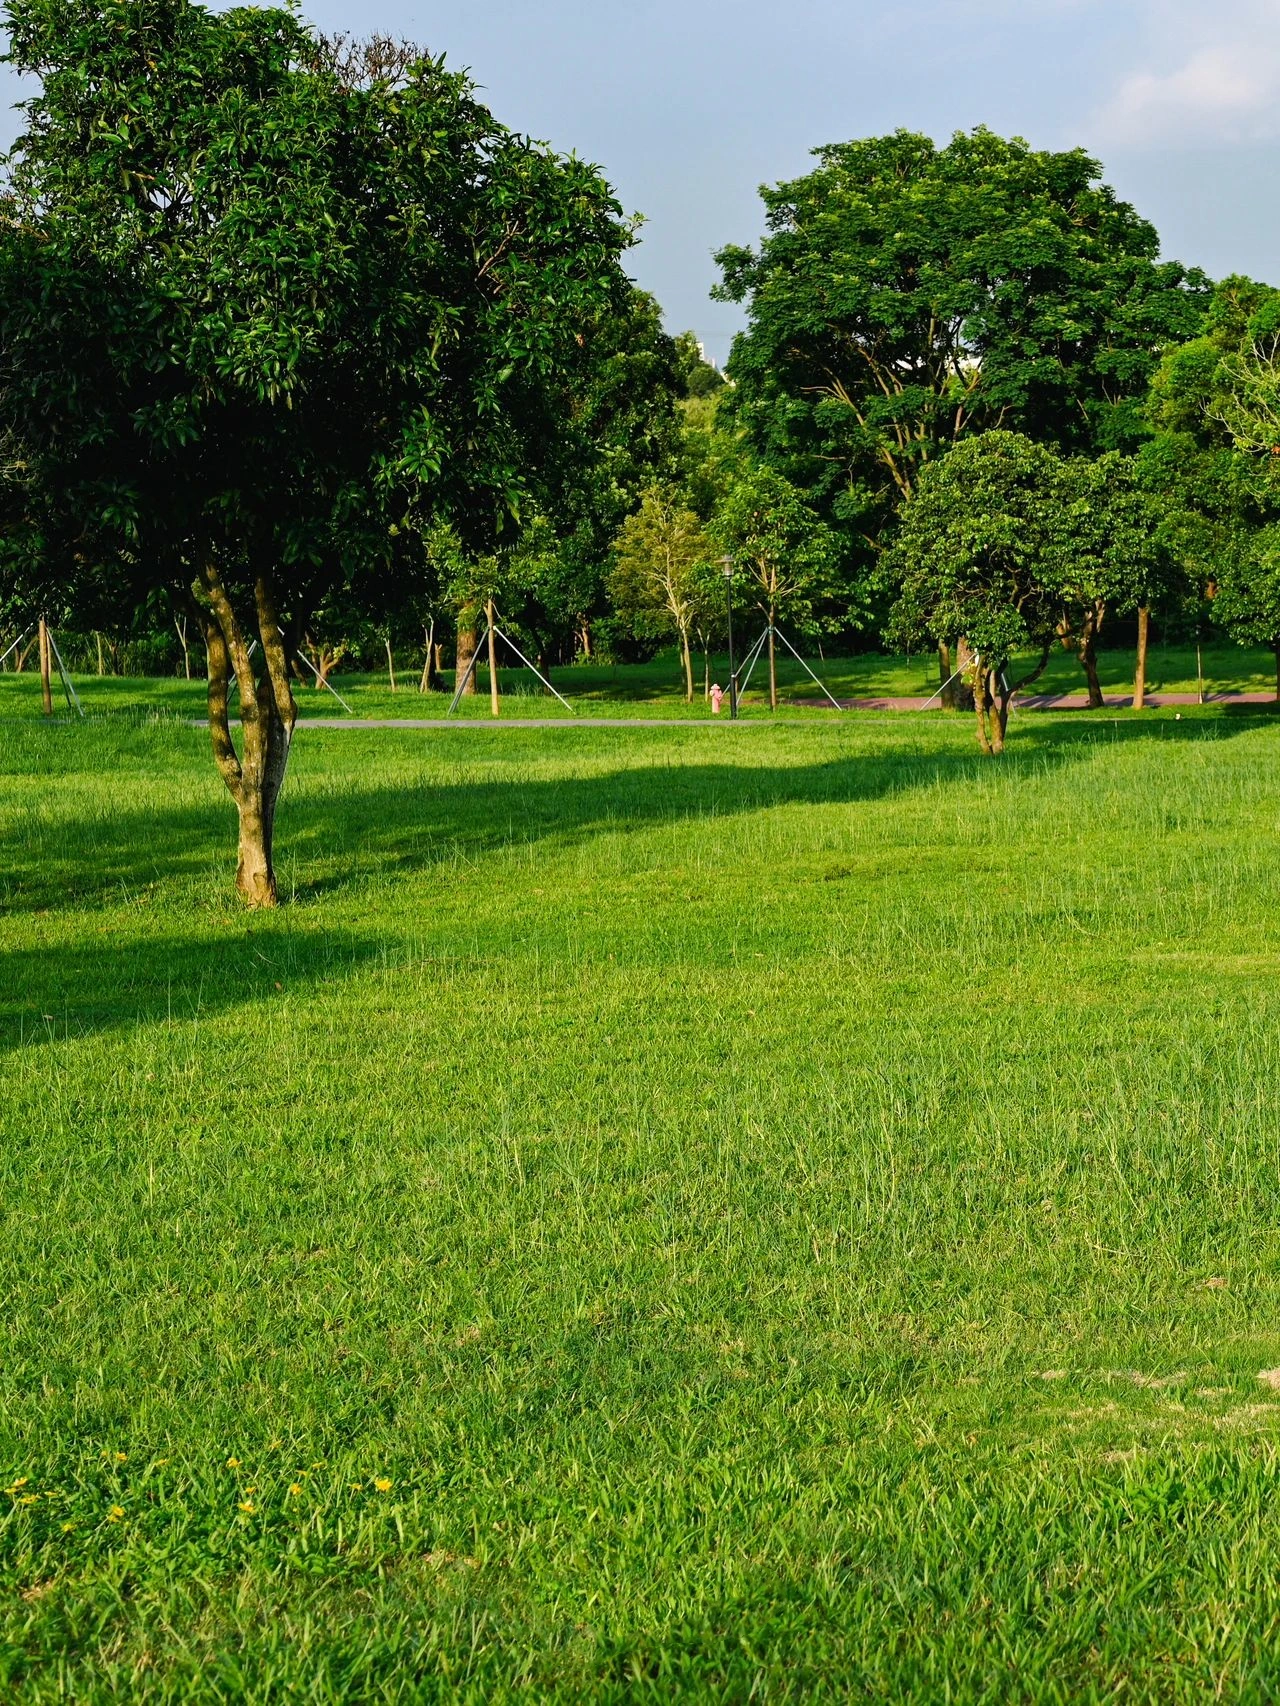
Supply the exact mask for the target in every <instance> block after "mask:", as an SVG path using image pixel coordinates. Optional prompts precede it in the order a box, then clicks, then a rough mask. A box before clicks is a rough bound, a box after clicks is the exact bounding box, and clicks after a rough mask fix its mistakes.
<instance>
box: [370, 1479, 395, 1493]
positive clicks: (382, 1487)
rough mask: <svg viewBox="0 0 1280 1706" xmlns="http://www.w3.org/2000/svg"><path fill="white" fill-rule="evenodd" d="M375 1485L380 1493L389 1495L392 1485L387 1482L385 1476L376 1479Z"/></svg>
mask: <svg viewBox="0 0 1280 1706" xmlns="http://www.w3.org/2000/svg"><path fill="white" fill-rule="evenodd" d="M373 1484H374V1486H375V1487H376V1488H377V1489H378V1491H379V1492H380V1493H389V1492H390V1491H391V1483H390V1481H388V1480H387V1478H386V1476H385V1475H379V1476H377V1477H375V1479H374V1483H373Z"/></svg>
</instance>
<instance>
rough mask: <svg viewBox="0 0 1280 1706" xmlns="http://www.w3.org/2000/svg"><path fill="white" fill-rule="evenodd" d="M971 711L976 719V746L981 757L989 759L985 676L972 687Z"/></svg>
mask: <svg viewBox="0 0 1280 1706" xmlns="http://www.w3.org/2000/svg"><path fill="white" fill-rule="evenodd" d="M973 709H974V712H975V714H976V716H977V719H978V745H979V746H980V747H981V749H982V752H983V755H984V756H985V757H987V758H990V757H991V734H990V731H989V729H988V727H987V689H986V677H985V675H984V676H983V677H982V678H981V679H980V680H978V681H975V682H974V685H973Z"/></svg>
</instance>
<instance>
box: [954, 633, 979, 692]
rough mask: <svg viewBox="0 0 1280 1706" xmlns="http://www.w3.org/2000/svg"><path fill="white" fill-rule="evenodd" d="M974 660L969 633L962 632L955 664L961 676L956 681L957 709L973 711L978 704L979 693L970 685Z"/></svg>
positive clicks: (957, 643) (957, 646) (957, 642)
mask: <svg viewBox="0 0 1280 1706" xmlns="http://www.w3.org/2000/svg"><path fill="white" fill-rule="evenodd" d="M974 662H975V660H974V655H973V647H972V646H971V645H970V644H969V640H968V637H967V635H965V634H961V636H960V638H959V639H958V640H957V641H956V665H955V666H956V669H957V670H958V671H959V678H958V679H957V681H956V684H955V689H954V691H955V708H956V710H957V711H972V710H973V708H974V706H975V705H976V704H977V695H976V694H975V693H974V691H973V688H972V687H971V686H970V682H971V681H972V680H973V670H974Z"/></svg>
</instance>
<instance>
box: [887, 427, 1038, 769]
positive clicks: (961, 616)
mask: <svg viewBox="0 0 1280 1706" xmlns="http://www.w3.org/2000/svg"><path fill="white" fill-rule="evenodd" d="M1062 471H1063V464H1062V461H1061V459H1060V458H1059V457H1057V456H1055V455H1054V454H1053V452H1052V451H1050V450H1047V449H1045V448H1044V446H1043V445H1039V444H1034V443H1032V441H1031V440H1030V439H1028V438H1024V437H1023V436H1022V435H1021V434H1020V433H1011V432H989V433H985V434H983V435H982V436H981V437H979V438H972V439H969V440H967V441H966V442H965V443H963V444H959V445H957V446H956V448H955V449H954V450H953V451H952V452H951V454H950V455H949V456H948V457H946V458H945V460H943V461H940V462H936V463H932V464H930V466H929V467H928V468H926V469H925V470H924V471H923V472H922V474H921V476H920V481H919V486H918V489H917V491H916V495H915V497H914V498H913V499H912V501H911V502H910V503H909V504H907V505H906V507H905V508H904V510H903V516H902V526H901V528H900V530H899V533H898V537H897V539H896V541H895V543H894V546H893V550H892V553H891V558H892V561H891V562H890V563H889V565H888V569H889V572H891V573H892V574H894V575H895V576H897V577H898V578H899V581H900V585H901V588H902V591H901V593H900V595H899V598H898V602H897V604H896V605H895V607H894V611H893V615H892V618H891V622H890V632H891V634H892V635H893V636H894V637H895V638H896V639H897V640H898V641H899V642H900V643H901V644H903V645H907V646H910V645H918V644H919V643H920V642H921V641H922V640H930V641H932V642H933V643H934V644H939V643H944V642H952V643H954V642H956V641H958V640H959V638H960V636H962V635H963V636H965V638H966V639H967V641H968V644H969V646H970V647H971V649H972V650H971V658H970V662H969V664H968V667H967V669H966V672H965V679H966V683H967V684H968V685H969V686H971V687H972V689H973V699H974V709H975V713H976V716H977V725H978V728H977V733H978V745H979V746H980V747H981V749H982V751H983V752H984V753H986V754H987V755H988V756H990V755H999V754H1000V753H1002V752H1003V751H1004V744H1005V735H1006V732H1007V729H1008V722H1009V704H1010V701H1011V700H1012V698H1013V696H1014V694H1015V693H1017V692H1019V691H1020V690H1021V689H1022V688H1024V687H1029V686H1030V685H1031V683H1032V682H1033V681H1034V680H1035V679H1036V678H1037V676H1039V675H1040V674H1041V672H1042V671H1043V670H1044V667H1045V665H1046V664H1047V663H1048V661H1049V652H1050V648H1051V647H1052V645H1053V641H1054V638H1055V636H1056V634H1057V632H1058V630H1059V627H1060V624H1061V621H1062V599H1061V595H1060V592H1059V582H1060V580H1061V573H1060V570H1061V564H1062V527H1061V503H1062V496H1063V494H1062ZM1028 651H1029V652H1030V653H1031V654H1032V656H1033V658H1034V660H1035V661H1033V662H1032V663H1031V665H1030V667H1029V668H1028V669H1026V670H1025V671H1024V672H1023V673H1022V674H1021V676H1019V677H1017V678H1016V679H1014V680H1010V678H1009V671H1010V668H1011V665H1012V660H1013V658H1014V656H1015V654H1017V653H1020V652H1023V653H1025V652H1028Z"/></svg>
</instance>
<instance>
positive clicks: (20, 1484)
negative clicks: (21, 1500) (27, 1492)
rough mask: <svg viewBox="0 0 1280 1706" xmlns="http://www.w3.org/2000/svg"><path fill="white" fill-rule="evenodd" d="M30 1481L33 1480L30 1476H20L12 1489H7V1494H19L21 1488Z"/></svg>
mask: <svg viewBox="0 0 1280 1706" xmlns="http://www.w3.org/2000/svg"><path fill="white" fill-rule="evenodd" d="M30 1479H31V1477H30V1476H29V1475H19V1476H18V1479H17V1480H16V1481H15V1482H14V1483H13V1485H12V1487H6V1488H5V1492H6V1493H9V1494H13V1493H16V1492H18V1490H19V1489H20V1488H22V1487H25V1486H26V1484H27V1482H28V1481H29V1480H30Z"/></svg>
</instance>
